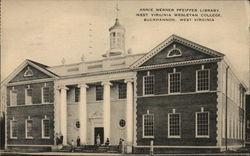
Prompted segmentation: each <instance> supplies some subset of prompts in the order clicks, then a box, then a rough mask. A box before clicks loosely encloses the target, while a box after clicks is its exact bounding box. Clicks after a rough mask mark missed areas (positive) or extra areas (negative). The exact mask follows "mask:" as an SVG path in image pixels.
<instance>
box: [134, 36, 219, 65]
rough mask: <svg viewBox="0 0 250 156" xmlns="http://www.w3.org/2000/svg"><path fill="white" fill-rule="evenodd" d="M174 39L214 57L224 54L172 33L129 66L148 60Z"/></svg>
mask: <svg viewBox="0 0 250 156" xmlns="http://www.w3.org/2000/svg"><path fill="white" fill-rule="evenodd" d="M174 41H175V42H177V43H180V44H183V45H185V46H188V47H190V48H193V49H195V50H198V51H200V52H203V53H205V54H208V55H212V56H214V57H222V56H224V54H222V53H219V52H217V51H215V50H212V49H209V48H207V47H204V46H202V45H199V44H197V43H194V42H192V41H189V40H187V39H184V38H182V37H179V36H176V35H172V36H170V37H169V38H167V39H166V40H165V41H163V42H162V43H160V44H159V45H158V46H156V47H155V48H153V49H152V50H151V51H149V52H148V53H147V54H146V55H144V56H142V57H141V58H140V59H138V60H137V61H136V62H134V63H133V64H132V65H131V66H130V67H131V68H138V67H139V66H140V65H142V64H143V63H145V62H146V61H147V60H149V59H150V58H152V57H153V56H155V55H156V54H157V53H159V52H160V51H162V50H163V49H164V48H166V47H167V46H169V45H170V44H171V43H173V42H174Z"/></svg>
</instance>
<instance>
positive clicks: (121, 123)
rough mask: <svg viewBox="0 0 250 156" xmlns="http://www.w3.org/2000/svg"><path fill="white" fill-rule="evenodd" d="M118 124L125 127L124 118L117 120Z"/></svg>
mask: <svg viewBox="0 0 250 156" xmlns="http://www.w3.org/2000/svg"><path fill="white" fill-rule="evenodd" d="M119 126H120V127H122V128H123V127H125V126H126V121H125V120H124V119H121V120H120V121H119Z"/></svg>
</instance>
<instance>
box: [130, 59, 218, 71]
mask: <svg viewBox="0 0 250 156" xmlns="http://www.w3.org/2000/svg"><path fill="white" fill-rule="evenodd" d="M220 60H222V57H217V58H209V59H200V60H192V61H183V62H174V63H167V64H157V65H150V66H142V67H135V68H133V70H134V71H142V70H151V69H159V68H168V67H177V66H185V65H194V64H202V63H211V62H218V61H220Z"/></svg>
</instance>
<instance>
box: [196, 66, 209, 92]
mask: <svg viewBox="0 0 250 156" xmlns="http://www.w3.org/2000/svg"><path fill="white" fill-rule="evenodd" d="M203 70H208V89H207V90H198V72H199V71H203ZM195 90H196V92H207V91H209V90H210V69H199V70H196V84H195Z"/></svg>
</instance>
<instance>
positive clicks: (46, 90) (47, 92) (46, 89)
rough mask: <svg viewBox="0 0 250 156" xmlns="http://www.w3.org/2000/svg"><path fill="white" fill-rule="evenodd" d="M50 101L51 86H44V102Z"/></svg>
mask: <svg viewBox="0 0 250 156" xmlns="http://www.w3.org/2000/svg"><path fill="white" fill-rule="evenodd" d="M49 102H50V92H49V87H43V88H42V103H49Z"/></svg>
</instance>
